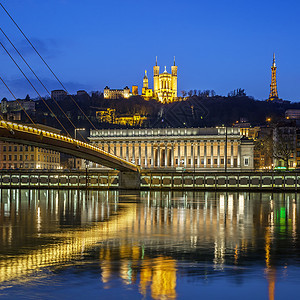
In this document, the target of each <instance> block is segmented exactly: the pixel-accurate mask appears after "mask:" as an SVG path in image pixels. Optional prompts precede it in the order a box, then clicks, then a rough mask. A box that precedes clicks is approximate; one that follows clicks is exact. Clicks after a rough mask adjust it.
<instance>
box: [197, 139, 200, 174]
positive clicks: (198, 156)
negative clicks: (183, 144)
mask: <svg viewBox="0 0 300 300" xmlns="http://www.w3.org/2000/svg"><path fill="white" fill-rule="evenodd" d="M197 165H198V168H200V141H198V153H197Z"/></svg>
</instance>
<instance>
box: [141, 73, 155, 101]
mask: <svg viewBox="0 0 300 300" xmlns="http://www.w3.org/2000/svg"><path fill="white" fill-rule="evenodd" d="M142 97H143V98H144V99H145V100H148V99H150V98H153V90H152V89H149V80H148V76H147V71H146V70H145V76H144V78H143V88H142Z"/></svg>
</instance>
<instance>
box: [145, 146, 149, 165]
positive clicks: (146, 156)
mask: <svg viewBox="0 0 300 300" xmlns="http://www.w3.org/2000/svg"><path fill="white" fill-rule="evenodd" d="M147 167H148V142H145V168H147Z"/></svg>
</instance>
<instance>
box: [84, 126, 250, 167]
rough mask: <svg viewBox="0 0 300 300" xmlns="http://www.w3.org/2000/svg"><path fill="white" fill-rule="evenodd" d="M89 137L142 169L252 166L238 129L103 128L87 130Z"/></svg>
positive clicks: (248, 143) (108, 150)
mask: <svg viewBox="0 0 300 300" xmlns="http://www.w3.org/2000/svg"><path fill="white" fill-rule="evenodd" d="M226 132H227V133H226ZM89 139H90V141H91V142H92V143H93V144H96V145H97V146H98V147H100V148H101V149H103V150H105V151H107V152H109V153H113V154H115V155H116V156H119V157H122V158H124V159H126V160H127V161H130V162H134V163H136V164H138V165H140V166H141V167H142V168H150V169H182V170H183V169H190V170H193V169H197V170H206V171H207V170H211V171H218V170H219V171H222V170H224V168H227V169H228V170H232V171H233V170H251V169H253V168H254V166H253V149H254V144H253V141H252V140H249V139H247V138H245V137H242V135H241V134H240V129H239V128H227V130H226V129H225V128H165V129H106V130H104V129H103V130H91V134H90V137H89ZM226 141H227V142H226ZM226 144H227V147H226ZM226 149H227V150H226ZM95 167H96V165H95Z"/></svg>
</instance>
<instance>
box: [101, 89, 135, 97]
mask: <svg viewBox="0 0 300 300" xmlns="http://www.w3.org/2000/svg"><path fill="white" fill-rule="evenodd" d="M129 96H130V89H129V87H128V86H125V88H124V89H110V88H109V87H108V86H106V87H105V88H104V99H119V98H125V99H128V98H129Z"/></svg>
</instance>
